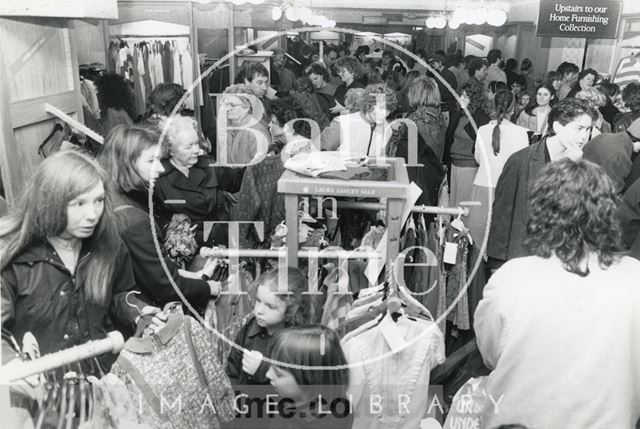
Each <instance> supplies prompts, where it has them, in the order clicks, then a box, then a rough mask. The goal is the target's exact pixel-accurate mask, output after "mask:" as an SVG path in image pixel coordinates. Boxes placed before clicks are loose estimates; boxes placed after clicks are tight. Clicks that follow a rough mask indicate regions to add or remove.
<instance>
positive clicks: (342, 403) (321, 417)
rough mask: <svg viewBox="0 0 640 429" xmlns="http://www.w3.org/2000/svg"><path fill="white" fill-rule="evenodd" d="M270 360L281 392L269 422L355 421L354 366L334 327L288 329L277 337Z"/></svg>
mask: <svg viewBox="0 0 640 429" xmlns="http://www.w3.org/2000/svg"><path fill="white" fill-rule="evenodd" d="M270 361H271V368H270V369H269V371H268V372H267V377H268V378H269V381H270V382H271V385H272V386H273V387H274V388H275V389H276V390H277V391H278V394H279V398H278V402H277V404H278V406H277V410H278V412H277V413H274V415H272V416H269V417H271V419H270V426H269V427H270V428H274V429H275V428H277V429H289V428H291V429H294V428H295V429H300V428H305V429H321V428H327V429H347V428H350V427H351V424H352V420H353V415H352V414H351V404H350V403H349V400H348V397H347V394H346V390H347V386H348V385H349V370H348V368H347V360H346V358H345V356H344V352H343V351H342V348H341V347H340V339H339V338H338V335H337V334H336V333H335V332H334V331H332V330H331V329H329V328H326V327H324V326H320V325H311V326H307V327H298V328H290V329H285V330H284V331H282V332H280V333H279V334H278V335H277V336H276V337H275V338H274V340H273V345H272V347H271V352H270ZM319 368H324V369H319Z"/></svg>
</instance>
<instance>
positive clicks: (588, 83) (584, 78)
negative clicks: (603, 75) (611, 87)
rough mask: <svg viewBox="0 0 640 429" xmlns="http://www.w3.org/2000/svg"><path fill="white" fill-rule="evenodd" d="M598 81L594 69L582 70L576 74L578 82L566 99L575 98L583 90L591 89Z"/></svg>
mask: <svg viewBox="0 0 640 429" xmlns="http://www.w3.org/2000/svg"><path fill="white" fill-rule="evenodd" d="M597 81H598V72H597V71H595V70H594V69H584V70H582V71H581V72H580V73H579V74H578V80H577V81H576V83H575V84H574V85H573V87H572V88H571V91H569V93H568V94H567V97H575V96H576V94H577V93H579V92H580V91H582V90H583V89H589V88H591V87H593V85H595V84H596V82H597Z"/></svg>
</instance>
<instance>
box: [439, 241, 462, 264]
mask: <svg viewBox="0 0 640 429" xmlns="http://www.w3.org/2000/svg"><path fill="white" fill-rule="evenodd" d="M457 256H458V245H457V244H456V243H452V242H450V241H447V242H446V243H445V245H444V255H443V257H442V258H443V260H444V262H445V263H446V264H453V265H455V263H456V257H457Z"/></svg>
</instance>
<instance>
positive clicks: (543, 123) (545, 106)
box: [516, 83, 556, 142]
mask: <svg viewBox="0 0 640 429" xmlns="http://www.w3.org/2000/svg"><path fill="white" fill-rule="evenodd" d="M555 104H556V90H555V89H554V88H553V86H552V85H551V84H549V83H543V84H541V85H538V87H537V88H536V92H535V97H534V98H533V99H532V100H531V101H530V102H529V105H528V106H527V107H525V108H524V110H523V111H522V112H521V113H520V116H518V119H517V120H516V124H517V125H520V126H521V127H524V128H526V129H528V130H529V131H532V132H533V135H534V136H536V138H535V139H533V140H534V142H537V141H538V140H540V138H542V137H543V136H544V135H545V133H546V129H547V125H548V121H547V117H548V116H549V112H551V108H552V107H553V106H555Z"/></svg>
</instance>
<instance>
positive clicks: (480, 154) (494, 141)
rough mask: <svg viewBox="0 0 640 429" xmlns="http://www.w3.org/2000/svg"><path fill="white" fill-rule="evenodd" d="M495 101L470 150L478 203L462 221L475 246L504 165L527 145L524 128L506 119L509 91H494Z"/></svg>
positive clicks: (509, 107) (510, 109)
mask: <svg viewBox="0 0 640 429" xmlns="http://www.w3.org/2000/svg"><path fill="white" fill-rule="evenodd" d="M495 104H496V118H495V119H493V120H491V121H490V122H489V123H488V124H486V125H483V126H481V127H480V128H479V129H478V136H477V137H476V142H475V150H474V158H475V160H476V162H477V163H478V165H479V168H478V172H477V173H476V176H475V179H474V180H473V185H472V187H471V201H480V202H481V204H480V205H479V206H476V207H474V208H473V210H471V211H470V213H469V217H468V218H467V221H466V223H467V226H468V227H469V230H470V231H471V236H472V237H473V241H474V244H475V245H476V246H477V247H478V248H481V247H482V243H483V241H484V240H485V234H486V232H487V231H488V229H487V224H488V216H489V206H490V204H491V203H492V201H493V196H494V192H495V188H496V183H497V182H498V178H499V177H500V174H501V173H502V169H503V167H504V164H505V163H506V162H507V159H509V157H510V156H511V155H513V154H514V153H515V152H517V151H519V150H520V149H524V148H525V147H527V146H528V145H529V140H528V136H527V129H526V128H523V127H521V126H518V125H515V124H513V123H512V122H511V121H509V119H508V118H509V117H510V116H511V114H512V112H513V108H514V105H515V102H514V96H513V93H512V92H511V91H509V90H507V89H503V90H500V91H498V92H497V93H496V98H495Z"/></svg>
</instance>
